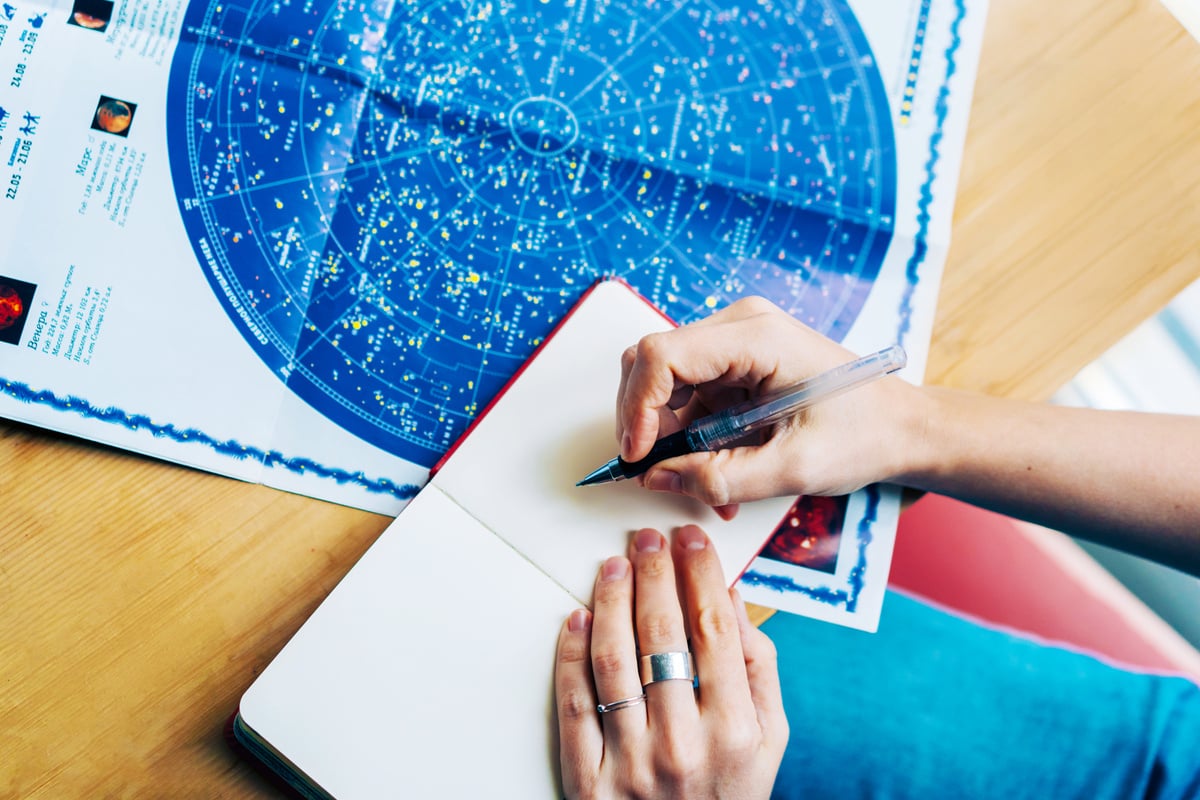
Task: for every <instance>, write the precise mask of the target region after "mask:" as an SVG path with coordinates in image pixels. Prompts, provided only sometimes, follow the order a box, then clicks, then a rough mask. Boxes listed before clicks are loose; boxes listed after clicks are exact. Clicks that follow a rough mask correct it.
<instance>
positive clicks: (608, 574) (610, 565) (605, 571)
mask: <svg viewBox="0 0 1200 800" xmlns="http://www.w3.org/2000/svg"><path fill="white" fill-rule="evenodd" d="M628 574H629V562H628V561H626V560H625V559H624V558H622V557H621V556H613V557H612V558H610V559H608V560H607V561H605V562H604V566H602V567H601V568H600V580H602V581H616V580H620V579H621V578H624V577H625V576H626V575H628Z"/></svg>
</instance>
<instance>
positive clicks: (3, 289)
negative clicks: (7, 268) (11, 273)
mask: <svg viewBox="0 0 1200 800" xmlns="http://www.w3.org/2000/svg"><path fill="white" fill-rule="evenodd" d="M24 314H25V301H24V300H22V299H21V295H19V294H17V290H16V289H14V288H12V287H11V286H5V285H3V284H0V330H4V329H5V328H11V327H12V326H13V325H15V324H16V323H17V322H18V321H19V320H20V319H21V317H22V316H24Z"/></svg>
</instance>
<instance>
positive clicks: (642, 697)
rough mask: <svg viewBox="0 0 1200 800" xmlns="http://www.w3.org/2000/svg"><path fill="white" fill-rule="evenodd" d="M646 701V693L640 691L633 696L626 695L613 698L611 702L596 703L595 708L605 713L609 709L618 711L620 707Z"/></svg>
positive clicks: (627, 706)
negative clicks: (621, 697) (623, 697)
mask: <svg viewBox="0 0 1200 800" xmlns="http://www.w3.org/2000/svg"><path fill="white" fill-rule="evenodd" d="M644 702H646V693H645V692H642V693H641V694H639V695H636V696H634V697H626V698H625V699H623V700H614V701H612V702H611V703H597V704H596V710H597V711H599V712H600V713H601V714H607V713H608V712H610V711H620V710H621V709H622V708H629V707H630V706H636V705H637V704H638V703H644Z"/></svg>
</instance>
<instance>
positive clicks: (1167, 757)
mask: <svg viewBox="0 0 1200 800" xmlns="http://www.w3.org/2000/svg"><path fill="white" fill-rule="evenodd" d="M762 629H763V631H765V632H766V633H767V634H768V635H769V636H770V637H771V639H772V640H773V641H774V642H775V646H776V648H777V649H778V651H779V667H780V675H781V678H782V681H783V696H784V706H785V709H786V711H787V716H788V722H789V724H790V727H791V739H790V740H789V742H788V749H787V753H786V755H785V756H784V761H783V766H782V768H781V769H780V772H779V777H778V779H777V781H776V785H775V792H774V794H773V797H774V798H778V799H782V798H810V799H811V798H881V799H884V798H886V799H887V800H900V799H901V798H913V799H914V800H915V799H916V798H921V800H939V799H940V798H956V799H959V798H993V797H994V798H1005V800H1023V799H1024V798H1028V799H1029V800H1065V799H1066V798H1080V799H1081V800H1107V799H1108V798H1111V799H1112V800H1131V798H1155V800H1176V799H1179V800H1182V799H1183V798H1188V800H1195V799H1196V798H1200V688H1198V687H1197V686H1196V685H1195V684H1194V683H1192V682H1190V681H1188V680H1186V679H1183V678H1175V677H1163V676H1156V675H1145V674H1141V673H1136V672H1129V671H1125V670H1121V669H1117V668H1114V667H1112V666H1110V665H1107V664H1105V663H1103V662H1101V661H1099V660H1097V659H1095V658H1093V657H1091V656H1088V655H1083V654H1080V653H1076V652H1072V651H1068V650H1064V649H1060V648H1056V647H1050V646H1046V645H1045V644H1042V643H1039V642H1035V641H1031V640H1028V639H1024V638H1021V637H1018V636H1014V635H1011V634H1009V633H1006V632H1002V631H998V630H993V629H990V628H987V627H984V626H981V625H978V624H976V623H974V622H971V621H968V620H965V619H962V618H960V617H957V616H955V615H953V614H950V613H947V612H945V611H942V610H939V609H937V608H934V607H932V606H929V605H926V604H924V603H921V602H918V601H916V600H914V599H912V598H909V597H906V596H904V595H900V594H896V593H894V592H890V593H889V594H888V597H887V600H886V602H885V603H884V607H883V617H882V619H881V621H880V626H879V632H878V633H875V634H869V633H862V632H860V631H853V630H848V629H845V628H840V627H838V626H835V625H830V624H827V623H822V622H816V621H813V620H810V619H805V618H802V617H796V616H792V615H788V614H776V615H775V616H773V617H772V618H771V619H769V620H768V621H767V622H766V623H765V624H764V625H763V626H762ZM701 679H703V676H701Z"/></svg>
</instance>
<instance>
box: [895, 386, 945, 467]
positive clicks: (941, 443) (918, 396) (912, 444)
mask: <svg viewBox="0 0 1200 800" xmlns="http://www.w3.org/2000/svg"><path fill="white" fill-rule="evenodd" d="M903 385H904V388H905V392H904V394H903V396H902V397H901V398H897V399H898V400H900V402H898V403H897V404H896V405H895V406H894V408H896V409H898V412H897V419H896V420H895V423H894V424H895V425H896V428H895V430H896V431H897V432H898V434H899V435H898V436H897V437H896V439H895V441H896V445H897V446H896V447H895V448H894V450H895V452H894V456H893V459H894V461H893V464H894V468H893V472H892V473H891V477H890V478H888V482H890V483H894V484H897V485H900V486H907V487H911V488H914V489H931V488H932V487H933V486H936V485H937V483H938V477H937V476H938V475H939V474H940V473H941V472H943V471H944V470H945V469H946V465H947V461H948V457H949V455H950V452H949V444H948V443H952V442H953V441H954V438H955V437H954V433H953V422H952V418H953V416H954V414H953V406H954V403H953V394H954V393H953V391H952V390H947V389H944V388H941V387H937V386H914V385H913V384H909V383H904V384H903Z"/></svg>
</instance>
